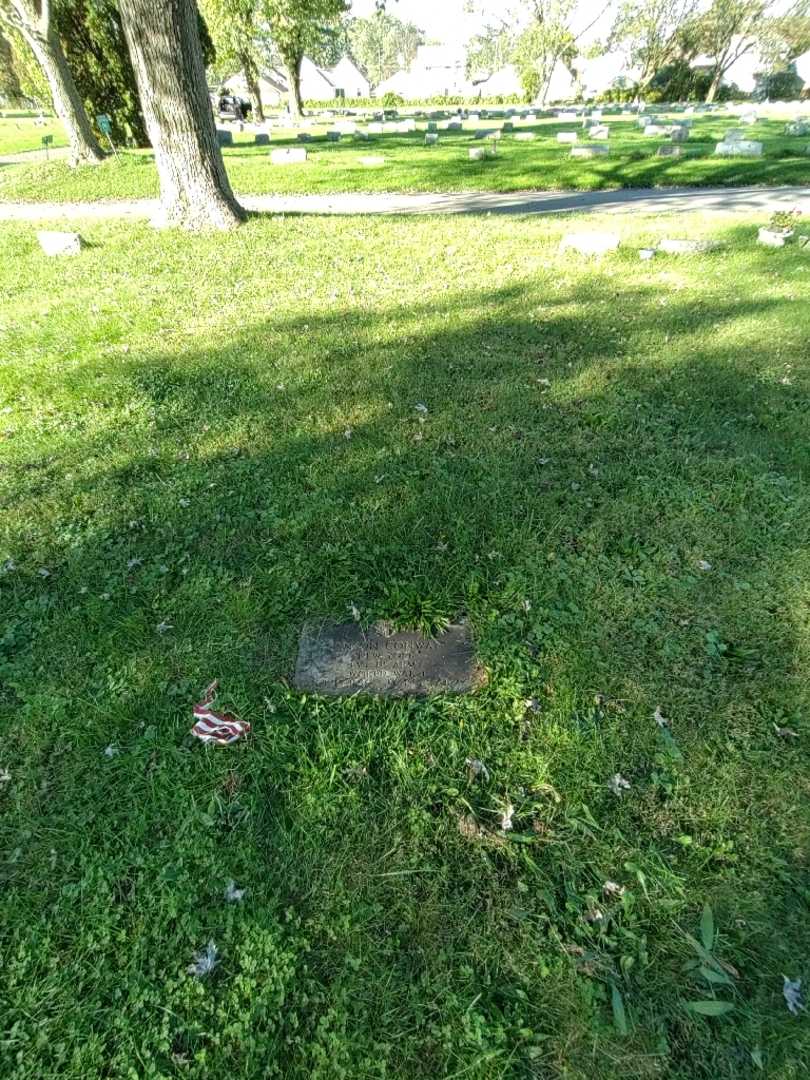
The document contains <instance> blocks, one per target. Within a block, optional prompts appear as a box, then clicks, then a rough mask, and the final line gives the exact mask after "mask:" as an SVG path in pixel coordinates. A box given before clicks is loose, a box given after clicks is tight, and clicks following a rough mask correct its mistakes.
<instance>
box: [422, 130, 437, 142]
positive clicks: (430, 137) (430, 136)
mask: <svg viewBox="0 0 810 1080" xmlns="http://www.w3.org/2000/svg"><path fill="white" fill-rule="evenodd" d="M438 141H439V136H438V134H437V133H436V132H435V131H428V132H427V134H426V135H425V146H435V145H436V143H437V142H438Z"/></svg>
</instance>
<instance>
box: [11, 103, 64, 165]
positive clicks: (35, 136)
mask: <svg viewBox="0 0 810 1080" xmlns="http://www.w3.org/2000/svg"><path fill="white" fill-rule="evenodd" d="M35 119H36V118H35V117H34V116H28V115H25V114H22V113H21V114H19V115H11V116H5V117H2V118H0V157H2V156H3V155H4V154H21V153H24V152H25V151H27V150H42V148H43V147H42V136H43V135H52V136H53V146H67V144H68V142H67V139H66V137H65V131H64V128H63V127H62V124H61V123H60V122H59V121H58V120H57V119H56V117H54V116H46V117H45V123H44V124H41V125H40V124H36V123H35V122H34V121H35Z"/></svg>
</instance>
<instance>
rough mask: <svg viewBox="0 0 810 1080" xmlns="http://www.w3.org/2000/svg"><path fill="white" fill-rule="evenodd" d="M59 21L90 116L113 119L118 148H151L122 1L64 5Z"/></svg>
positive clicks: (56, 14)
mask: <svg viewBox="0 0 810 1080" xmlns="http://www.w3.org/2000/svg"><path fill="white" fill-rule="evenodd" d="M53 19H54V21H55V24H56V29H57V32H58V34H59V38H60V40H61V42H62V47H63V48H64V51H65V56H66V57H67V61H68V64H69V66H70V70H71V72H72V73H73V78H74V81H75V83H76V87H77V89H78V91H79V94H80V95H81V98H82V101H83V102H84V106H85V109H86V110H87V112H88V114H89V116H91V117H96V116H99V115H100V114H101V113H104V114H106V115H107V116H109V117H110V121H111V124H112V137H113V139H114V140H115V142H116V143H120V144H127V145H134V146H146V145H148V137H147V133H146V124H145V122H144V118H143V111H142V110H141V103H140V100H139V98H138V87H137V84H136V82H135V72H134V71H133V70H132V64H131V62H130V59H129V53H128V51H127V46H126V41H125V40H124V30H123V27H122V26H121V16H120V15H119V12H118V4H117V2H116V0H70V2H69V3H68V2H64V0H63V2H61V3H57V4H55V5H54V8H53Z"/></svg>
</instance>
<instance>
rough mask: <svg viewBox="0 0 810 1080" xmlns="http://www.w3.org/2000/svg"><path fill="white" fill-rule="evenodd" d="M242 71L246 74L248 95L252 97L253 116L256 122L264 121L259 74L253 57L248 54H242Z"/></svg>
mask: <svg viewBox="0 0 810 1080" xmlns="http://www.w3.org/2000/svg"><path fill="white" fill-rule="evenodd" d="M242 72H243V73H244V76H245V84H246V86H247V91H248V97H249V98H250V109H251V118H252V120H253V122H254V123H255V124H261V123H263V122H264V109H263V108H262V92H261V88H260V87H259V75H258V72H257V71H256V65H255V64H254V63H253V59H252V58H251V57H250V56H248V55H247V54H245V55H243V56H242Z"/></svg>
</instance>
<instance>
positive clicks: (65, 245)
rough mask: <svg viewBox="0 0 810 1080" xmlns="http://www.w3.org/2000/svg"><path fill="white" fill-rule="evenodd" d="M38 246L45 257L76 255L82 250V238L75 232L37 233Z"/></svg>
mask: <svg viewBox="0 0 810 1080" xmlns="http://www.w3.org/2000/svg"><path fill="white" fill-rule="evenodd" d="M37 240H39V246H40V247H41V248H42V250H43V251H44V252H45V254H46V255H78V254H79V253H80V252H81V250H82V238H81V236H79V234H78V233H77V232H49V231H47V230H45V231H43V232H38V233H37Z"/></svg>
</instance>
